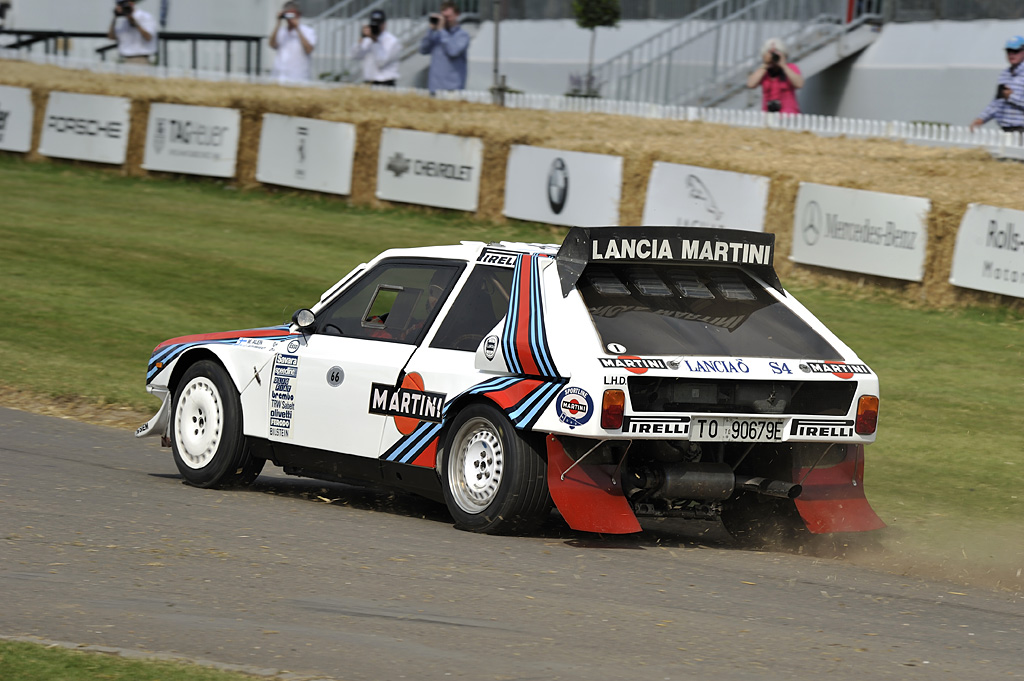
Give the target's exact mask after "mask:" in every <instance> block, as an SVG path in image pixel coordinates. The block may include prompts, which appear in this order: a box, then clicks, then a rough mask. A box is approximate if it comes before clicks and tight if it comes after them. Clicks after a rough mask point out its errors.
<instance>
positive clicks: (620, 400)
mask: <svg viewBox="0 0 1024 681" xmlns="http://www.w3.org/2000/svg"><path fill="white" fill-rule="evenodd" d="M625 410H626V393H624V392H622V391H621V390H605V391H604V400H602V402H601V427H602V428H606V429H608V430H617V429H619V428H621V427H622V413H623V412H624V411H625Z"/></svg>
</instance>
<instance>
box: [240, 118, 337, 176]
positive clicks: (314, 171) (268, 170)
mask: <svg viewBox="0 0 1024 681" xmlns="http://www.w3.org/2000/svg"><path fill="white" fill-rule="evenodd" d="M355 152H356V126H354V125H352V124H351V123H333V122H331V121H321V120H316V119H312V118H297V117H295V116H282V115H280V114H263V127H262V129H261V131H260V153H259V159H258V161H257V164H256V179H257V180H259V181H260V182H266V183H268V184H277V185H282V186H285V187H296V188H298V189H311V190H313V191H318V192H329V193H331V194H351V193H352V161H353V159H354V158H355Z"/></svg>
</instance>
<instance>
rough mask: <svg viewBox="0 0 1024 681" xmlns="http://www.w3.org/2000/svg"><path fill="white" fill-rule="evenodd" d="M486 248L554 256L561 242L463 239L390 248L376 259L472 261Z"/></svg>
mask: <svg viewBox="0 0 1024 681" xmlns="http://www.w3.org/2000/svg"><path fill="white" fill-rule="evenodd" d="M486 249H492V250H495V251H505V252H508V253H515V254H519V253H524V254H535V253H536V254H544V255H550V256H554V255H555V254H556V253H558V249H559V244H528V243H523V242H517V241H492V242H489V243H485V242H483V241H463V242H461V243H458V244H453V245H449V246H417V247H414V248H389V249H388V250H386V251H384V252H383V253H381V254H380V255H379V256H378V257H377V258H374V260H383V259H385V258H443V259H450V260H465V261H467V262H472V261H474V260H477V259H478V258H479V257H480V254H481V253H483V252H484V250H486Z"/></svg>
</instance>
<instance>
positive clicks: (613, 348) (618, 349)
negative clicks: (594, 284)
mask: <svg viewBox="0 0 1024 681" xmlns="http://www.w3.org/2000/svg"><path fill="white" fill-rule="evenodd" d="M604 349H605V350H607V351H608V352H610V353H611V354H613V355H624V354H626V346H625V345H623V344H622V343H609V344H608V345H606V346H605V348H604Z"/></svg>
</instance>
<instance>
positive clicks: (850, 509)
mask: <svg viewBox="0 0 1024 681" xmlns="http://www.w3.org/2000/svg"><path fill="white" fill-rule="evenodd" d="M847 452H848V453H847V456H846V459H844V460H843V462H842V463H840V464H839V465H837V466H829V467H827V468H815V469H813V470H811V471H810V473H808V469H806V468H797V469H795V470H794V471H793V473H794V480H797V481H800V480H803V483H802V484H803V491H802V492H801V493H800V496H798V497H797V498H796V499H794V502H795V503H796V509H797V511H799V512H800V517H801V518H803V520H804V523H805V524H806V525H807V529H808V531H809V532H811V533H812V534H829V533H832V532H866V531H868V530H878V529H881V528H883V527H885V523H884V522H882V519H881V518H879V517H878V515H877V514H876V513H875V512H874V510H873V509H872V508H871V505H870V504H869V503H868V500H867V497H865V496H864V445H851V446H850V447H849V449H848V450H847ZM804 476H806V478H805V477H804Z"/></svg>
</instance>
